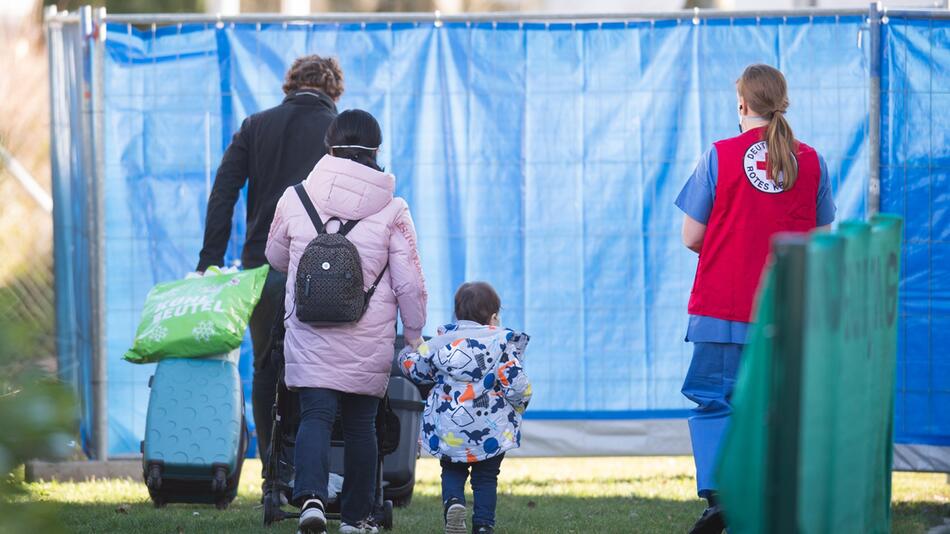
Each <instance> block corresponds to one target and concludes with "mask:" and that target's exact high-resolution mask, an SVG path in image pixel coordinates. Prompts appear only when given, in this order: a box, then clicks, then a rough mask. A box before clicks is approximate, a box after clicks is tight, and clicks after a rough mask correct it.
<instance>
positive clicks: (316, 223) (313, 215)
mask: <svg viewBox="0 0 950 534" xmlns="http://www.w3.org/2000/svg"><path fill="white" fill-rule="evenodd" d="M294 191H296V192H297V196H298V197H300V203H301V204H303V208H304V209H305V210H307V215H309V216H310V221H311V222H313V227H314V228H316V229H317V233H318V234H325V233H327V226H326V224H324V223H323V219H321V218H320V215H319V214H318V213H317V208H316V207H315V206H314V205H313V201H311V200H310V195H308V194H307V190H306V189H304V187H303V183H299V184H297V185H295V186H294ZM334 219H336V220H337V221H339V222H340V229H339V230H337V232H336V233H338V234H340V235H342V236H344V237H345V236H346V234H348V233H350V230H352V229H353V228H354V227H355V226H356V225H357V223H359V222H360V219H356V220H355V221H347V222H346V223H345V224H344V223H343V221H340V219H337V218H336V217H331V218H330V219H328V220H327V222H328V223H329V222H330V221H332V220H334Z"/></svg>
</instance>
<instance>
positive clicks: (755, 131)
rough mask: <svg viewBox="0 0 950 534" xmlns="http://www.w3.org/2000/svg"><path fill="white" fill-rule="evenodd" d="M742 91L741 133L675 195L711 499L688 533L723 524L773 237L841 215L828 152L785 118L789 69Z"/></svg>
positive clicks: (702, 478) (719, 145) (700, 478)
mask: <svg viewBox="0 0 950 534" xmlns="http://www.w3.org/2000/svg"><path fill="white" fill-rule="evenodd" d="M736 93H737V97H738V101H739V130H740V131H741V132H742V133H741V134H740V135H738V136H736V137H733V138H731V139H725V140H722V141H719V142H716V143H714V144H713V146H712V147H711V148H710V149H709V150H708V151H707V152H706V153H705V154H704V155H703V157H702V159H701V160H700V162H699V164H698V165H697V167H696V170H695V171H694V172H693V175H692V176H691V177H690V178H689V180H688V181H687V183H686V185H685V186H684V187H683V190H682V191H681V192H680V194H679V197H677V199H676V205H677V206H678V207H679V208H680V209H681V210H683V212H684V213H685V217H684V220H683V242H684V244H685V245H686V246H687V247H688V248H689V249H690V250H693V251H694V252H697V253H699V265H698V267H697V269H696V278H695V280H694V282H693V290H692V293H691V295H690V299H689V327H688V329H687V333H686V341H689V342H692V343H693V359H692V362H691V363H690V367H689V371H688V373H687V375H686V381H685V382H684V384H683V390H682V391H683V394H684V395H685V396H686V397H687V398H689V399H690V400H692V401H693V402H695V403H696V404H697V405H698V406H697V407H696V408H695V409H694V410H693V415H692V417H690V420H689V430H690V438H691V440H692V444H693V457H694V459H695V461H696V483H697V489H698V491H699V496H700V497H702V498H704V499H706V500H707V501H708V503H709V506H708V507H707V508H706V511H705V512H704V513H703V515H702V517H701V518H700V519H699V521H697V522H696V525H695V526H694V527H693V529H692V530H691V531H690V532H691V534H705V533H715V534H720V533H721V532H722V530H723V529H724V528H725V522H724V520H723V516H722V513H721V511H720V508H719V504H718V502H717V499H716V483H715V480H714V478H713V471H714V468H715V461H716V454H717V452H718V448H719V443H720V441H721V438H722V436H723V433H724V431H725V428H726V424H727V422H728V420H729V414H730V412H731V410H732V408H731V405H730V399H731V397H732V389H733V385H734V384H735V379H736V372H737V370H738V367H739V359H740V356H741V354H742V347H743V345H744V344H745V337H746V330H747V328H748V325H749V321H750V319H751V313H752V300H753V297H754V295H755V291H756V287H757V285H758V282H759V277H760V274H761V272H762V268H763V267H764V266H765V261H766V257H767V256H768V252H769V240H770V239H771V237H772V235H773V234H775V233H777V232H807V231H809V230H812V229H814V228H815V227H816V226H827V225H829V224H831V222H832V221H834V217H835V205H834V200H833V199H832V195H831V187H830V185H829V180H828V172H827V167H826V166H825V162H824V160H823V159H822V158H821V156H819V155H818V153H817V152H815V150H814V149H813V148H811V147H810V146H808V145H806V144H805V143H802V142H800V141H798V140H796V139H795V136H794V135H793V134H792V128H791V127H790V126H789V123H788V121H787V120H786V119H785V111H786V109H788V94H787V87H786V83H785V77H784V76H783V75H782V73H781V72H780V71H778V70H777V69H775V68H773V67H770V66H768V65H750V66H749V67H747V68H746V69H745V71H744V72H743V73H742V76H741V77H740V78H739V80H737V81H736Z"/></svg>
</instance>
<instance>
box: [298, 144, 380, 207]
mask: <svg viewBox="0 0 950 534" xmlns="http://www.w3.org/2000/svg"><path fill="white" fill-rule="evenodd" d="M304 187H305V188H306V189H307V192H308V193H310V197H311V198H312V199H313V202H314V204H315V205H316V208H317V211H319V212H320V216H321V217H322V218H324V219H327V218H330V217H338V218H340V219H345V220H348V221H352V220H357V219H365V218H366V217H369V216H370V215H373V214H376V213H378V212H380V211H381V210H382V209H383V208H385V207H386V206H388V205H389V203H390V202H392V200H393V195H394V193H395V191H396V177H395V176H393V175H392V174H389V173H387V172H380V171H377V170H375V169H371V168H369V167H367V166H366V165H362V164H360V163H357V162H355V161H353V160H349V159H345V158H337V157H334V156H331V155H329V154H327V155H326V156H323V158H321V159H320V161H318V162H317V165H316V166H315V167H314V168H313V171H311V172H310V176H308V177H307V179H306V181H304Z"/></svg>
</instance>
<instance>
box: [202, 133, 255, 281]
mask: <svg viewBox="0 0 950 534" xmlns="http://www.w3.org/2000/svg"><path fill="white" fill-rule="evenodd" d="M250 124H251V119H250V117H248V118H246V119H244V122H243V123H242V124H241V129H240V130H238V131H237V133H235V134H234V137H233V138H232V139H231V144H230V145H229V146H228V149H227V150H225V151H224V157H222V158H221V165H220V166H219V167H218V173H217V175H215V178H214V186H213V187H212V188H211V196H210V197H208V215H207V217H206V218H205V239H204V246H203V247H202V248H201V254H200V256H199V259H198V269H197V270H198V271H204V270H205V269H207V268H208V267H210V266H212V265H221V264H223V263H224V252H225V250H227V248H228V240H229V239H230V238H231V219H232V217H233V216H234V204H235V202H237V199H238V195H239V194H240V193H241V188H242V187H244V184H245V182H247V174H248V168H247V167H248V157H247V155H248V150H249V149H250V147H249V146H248V140H249V139H250V137H251V132H250Z"/></svg>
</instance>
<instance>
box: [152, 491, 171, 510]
mask: <svg viewBox="0 0 950 534" xmlns="http://www.w3.org/2000/svg"><path fill="white" fill-rule="evenodd" d="M152 504H153V505H154V506H155V508H164V507H165V505H166V504H168V501H167V500H165V497H163V496H161V495H158V494H153V495H152Z"/></svg>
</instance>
